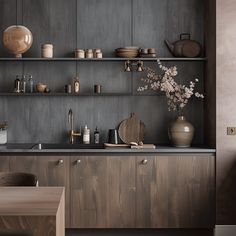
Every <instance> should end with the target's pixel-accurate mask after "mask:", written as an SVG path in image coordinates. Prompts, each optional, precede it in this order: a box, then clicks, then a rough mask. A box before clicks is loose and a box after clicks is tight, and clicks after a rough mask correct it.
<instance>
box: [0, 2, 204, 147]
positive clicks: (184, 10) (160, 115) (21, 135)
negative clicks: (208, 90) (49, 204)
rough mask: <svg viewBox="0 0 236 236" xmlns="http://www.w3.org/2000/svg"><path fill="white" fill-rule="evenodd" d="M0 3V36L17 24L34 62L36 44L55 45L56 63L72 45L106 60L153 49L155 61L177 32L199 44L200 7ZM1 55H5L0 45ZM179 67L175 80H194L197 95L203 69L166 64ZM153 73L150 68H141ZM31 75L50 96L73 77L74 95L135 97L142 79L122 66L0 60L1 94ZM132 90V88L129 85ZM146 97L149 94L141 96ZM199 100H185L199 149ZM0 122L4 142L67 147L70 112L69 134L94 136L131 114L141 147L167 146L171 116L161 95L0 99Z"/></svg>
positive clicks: (201, 140) (70, 51)
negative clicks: (77, 88) (76, 80)
mask: <svg viewBox="0 0 236 236" xmlns="http://www.w3.org/2000/svg"><path fill="white" fill-rule="evenodd" d="M17 2H18V9H17V16H16V1H14V0H1V1H0V13H1V14H0V31H1V32H2V31H3V30H4V29H5V28H6V27H7V26H9V25H12V24H15V21H16V19H18V23H22V24H24V25H25V26H27V27H28V28H29V29H30V30H31V31H32V33H33V36H34V43H33V46H32V48H31V49H30V50H29V51H28V52H27V53H26V54H25V55H24V56H25V57H39V56H40V48H41V44H43V43H52V44H53V45H54V56H55V57H70V56H73V51H74V49H75V48H76V47H79V48H101V49H102V50H103V53H104V55H105V56H113V53H114V52H113V51H114V48H117V47H121V46H124V45H126V46H127V45H132V44H133V45H139V46H144V47H156V48H157V50H158V55H159V56H170V53H169V52H168V50H167V48H166V47H165V45H164V39H169V40H170V41H174V40H176V39H178V37H179V36H178V35H179V33H182V32H190V33H191V34H192V37H193V38H194V39H197V40H199V41H200V42H202V43H203V36H204V34H203V31H204V27H203V15H204V14H203V4H202V2H203V1H197V0H180V1H178V4H177V3H176V1H174V0H165V1H163V0H155V1H154V0H145V1H144V0H119V1H115V0H101V1H97V0H69V1H68V0H67V1H66V0H20V1H17ZM0 55H1V56H8V57H9V56H11V55H10V54H8V53H7V52H6V51H5V50H4V49H3V48H2V46H1V44H0ZM171 64H172V65H173V64H177V65H178V67H179V76H178V80H179V81H181V82H188V81H190V80H194V78H195V77H198V78H199V80H200V84H199V88H200V90H201V89H202V90H203V89H204V83H203V81H204V74H203V71H204V64H203V63H202V62H194V63H191V62H189V63H173V62H172V63H169V65H171ZM147 65H149V66H151V67H153V68H156V67H157V64H156V63H147ZM23 72H24V73H25V74H32V75H33V78H34V81H35V83H36V82H45V83H47V84H48V86H49V87H50V88H51V89H52V90H53V91H63V87H64V85H65V84H67V83H69V82H70V80H71V79H72V77H74V76H75V75H79V77H80V81H81V91H83V92H92V91H93V86H94V84H101V85H102V89H103V91H104V92H125V93H129V92H131V93H133V94H137V88H138V86H139V85H140V84H141V83H140V77H142V76H143V75H142V73H136V72H134V73H125V72H124V63H123V62H77V63H76V62H19V63H13V62H0V90H1V91H12V89H13V84H14V79H15V75H16V74H22V73H23ZM132 86H133V87H132ZM148 94H152V92H148ZM203 104H204V103H203V101H197V100H195V99H193V100H191V101H190V104H189V105H188V107H187V109H186V111H185V112H186V116H187V118H188V120H189V121H191V122H192V123H193V124H194V126H195V128H196V134H195V138H194V143H197V144H202V143H204V133H203V125H204V121H203ZM0 105H1V108H2V112H1V113H0V120H7V121H8V123H9V128H8V131H9V142H62V141H63V142H64V141H67V140H68V139H67V130H68V128H69V127H68V121H67V113H68V110H69V109H70V108H72V109H73V111H74V114H75V128H76V129H79V126H80V125H82V126H83V125H85V124H88V126H89V127H90V128H91V129H92V130H93V129H94V128H95V127H96V126H98V128H99V129H100V131H101V135H102V141H106V139H107V130H108V129H111V128H114V127H116V126H117V125H118V124H119V122H120V121H122V120H123V119H125V118H127V117H128V116H129V115H130V113H131V112H136V113H137V115H138V116H139V117H140V118H141V119H142V120H143V121H144V123H145V124H146V127H147V131H148V132H147V134H146V141H147V142H155V143H163V144H164V143H168V136H167V126H168V122H169V121H170V120H171V119H173V118H174V116H175V115H174V114H173V113H169V112H168V111H167V106H166V98H165V97H163V96H123V97H121V96H110V97H66V96H61V97H60V96H58V97H51V96H48V97H0Z"/></svg>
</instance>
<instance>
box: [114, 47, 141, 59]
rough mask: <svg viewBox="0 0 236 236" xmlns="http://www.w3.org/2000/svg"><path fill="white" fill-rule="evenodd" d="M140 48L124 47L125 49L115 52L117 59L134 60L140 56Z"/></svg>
mask: <svg viewBox="0 0 236 236" xmlns="http://www.w3.org/2000/svg"><path fill="white" fill-rule="evenodd" d="M139 50H140V48H139V47H134V46H131V47H124V48H117V49H116V50H115V53H116V56H117V57H125V58H134V57H137V56H138V55H139Z"/></svg>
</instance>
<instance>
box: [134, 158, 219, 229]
mask: <svg viewBox="0 0 236 236" xmlns="http://www.w3.org/2000/svg"><path fill="white" fill-rule="evenodd" d="M143 159H146V160H147V161H148V162H147V164H146V165H143V164H142V160H143ZM136 197H137V205H136V208H137V209H136V227H142V228H152V227H155V228H211V227H214V224H215V211H214V209H215V159H214V156H210V155H209V156H205V155H197V156H189V155H183V156H176V155H175V156H174V155H173V156H157V157H139V158H138V162H137V196H136Z"/></svg>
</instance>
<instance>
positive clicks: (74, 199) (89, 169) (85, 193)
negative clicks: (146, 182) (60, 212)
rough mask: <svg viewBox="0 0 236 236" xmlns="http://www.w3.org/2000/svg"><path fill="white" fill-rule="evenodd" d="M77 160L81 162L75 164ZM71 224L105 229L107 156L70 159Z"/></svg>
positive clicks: (78, 226)
mask: <svg viewBox="0 0 236 236" xmlns="http://www.w3.org/2000/svg"><path fill="white" fill-rule="evenodd" d="M77 160H80V163H78V164H77ZM70 182H71V189H70V192H71V200H70V201H71V202H70V209H71V225H70V226H71V227H72V228H105V227H106V225H107V215H106V212H107V158H106V157H105V156H104V157H103V156H99V157H96V156H89V157H88V156H74V157H73V158H71V180H70Z"/></svg>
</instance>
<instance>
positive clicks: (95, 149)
mask: <svg viewBox="0 0 236 236" xmlns="http://www.w3.org/2000/svg"><path fill="white" fill-rule="evenodd" d="M59 145H61V146H59ZM64 145H65V144H42V147H43V148H42V149H38V144H25V143H18V144H7V145H0V153H91V154H103V153H117V154H125V153H128V154H132V153H140V154H142V153H146V154H148V153H150V154H152V153H167V154H168V153H186V154H187V153H215V152H216V150H215V149H214V148H208V147H204V146H199V147H190V148H176V147H171V146H161V145H156V149H131V148H106V149H105V148H103V145H83V144H82V145H80V146H78V145H71V146H69V144H66V145H65V148H64ZM47 147H50V148H47Z"/></svg>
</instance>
